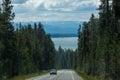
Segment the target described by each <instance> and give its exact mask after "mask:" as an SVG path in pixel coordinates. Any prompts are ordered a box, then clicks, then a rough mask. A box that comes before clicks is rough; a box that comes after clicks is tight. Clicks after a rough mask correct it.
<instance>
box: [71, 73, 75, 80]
mask: <svg viewBox="0 0 120 80" xmlns="http://www.w3.org/2000/svg"><path fill="white" fill-rule="evenodd" d="M71 73H72V80H75V79H74V76H73V72H71Z"/></svg>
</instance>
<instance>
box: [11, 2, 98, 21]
mask: <svg viewBox="0 0 120 80" xmlns="http://www.w3.org/2000/svg"><path fill="white" fill-rule="evenodd" d="M13 5H14V10H13V11H14V12H15V13H16V18H15V21H27V20H28V21H29V20H31V21H32V20H33V21H37V20H39V21H44V20H46V21H50V20H51V21H52V20H58V21H60V20H64V21H68V20H69V21H70V20H74V21H75V20H79V21H80V20H81V21H83V20H88V19H89V17H90V15H91V14H92V13H95V14H96V13H97V11H96V8H97V7H98V5H99V0H14V3H13Z"/></svg>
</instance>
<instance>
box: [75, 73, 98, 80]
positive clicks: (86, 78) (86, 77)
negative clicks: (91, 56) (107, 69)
mask: <svg viewBox="0 0 120 80" xmlns="http://www.w3.org/2000/svg"><path fill="white" fill-rule="evenodd" d="M76 72H77V73H78V75H80V76H81V77H82V78H83V80H97V78H96V77H93V76H89V75H87V74H85V73H83V72H80V71H76Z"/></svg>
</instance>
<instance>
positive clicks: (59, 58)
mask: <svg viewBox="0 0 120 80" xmlns="http://www.w3.org/2000/svg"><path fill="white" fill-rule="evenodd" d="M76 57H77V54H76V51H73V50H71V49H63V48H61V46H59V48H58V51H56V62H55V63H56V66H57V68H59V69H75V68H76V64H77V63H76V62H77V61H76Z"/></svg>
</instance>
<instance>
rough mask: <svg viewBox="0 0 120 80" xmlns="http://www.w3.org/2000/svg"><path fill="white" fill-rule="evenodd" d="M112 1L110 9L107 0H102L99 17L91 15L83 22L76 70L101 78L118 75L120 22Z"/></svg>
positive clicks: (104, 79)
mask: <svg viewBox="0 0 120 80" xmlns="http://www.w3.org/2000/svg"><path fill="white" fill-rule="evenodd" d="M115 1H117V0H113V9H111V5H110V4H109V0H101V5H100V7H99V18H98V19H97V18H95V17H94V15H93V14H92V16H91V18H90V20H89V21H88V22H85V23H83V26H82V29H83V30H82V31H80V30H79V31H78V32H79V33H78V34H80V36H79V39H78V60H77V63H78V64H79V65H78V69H80V70H81V71H83V72H85V73H87V74H88V75H92V76H97V77H98V79H100V80H109V79H112V80H119V78H120V77H119V76H118V75H119V73H120V63H119V58H118V57H120V52H118V51H119V50H120V49H119V47H120V44H119V42H120V40H119V36H118V35H119V34H120V29H119V27H120V25H119V16H118V14H116V13H115V10H116V7H114V6H117V5H118V3H116V2H115ZM118 13H119V12H118Z"/></svg>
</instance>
